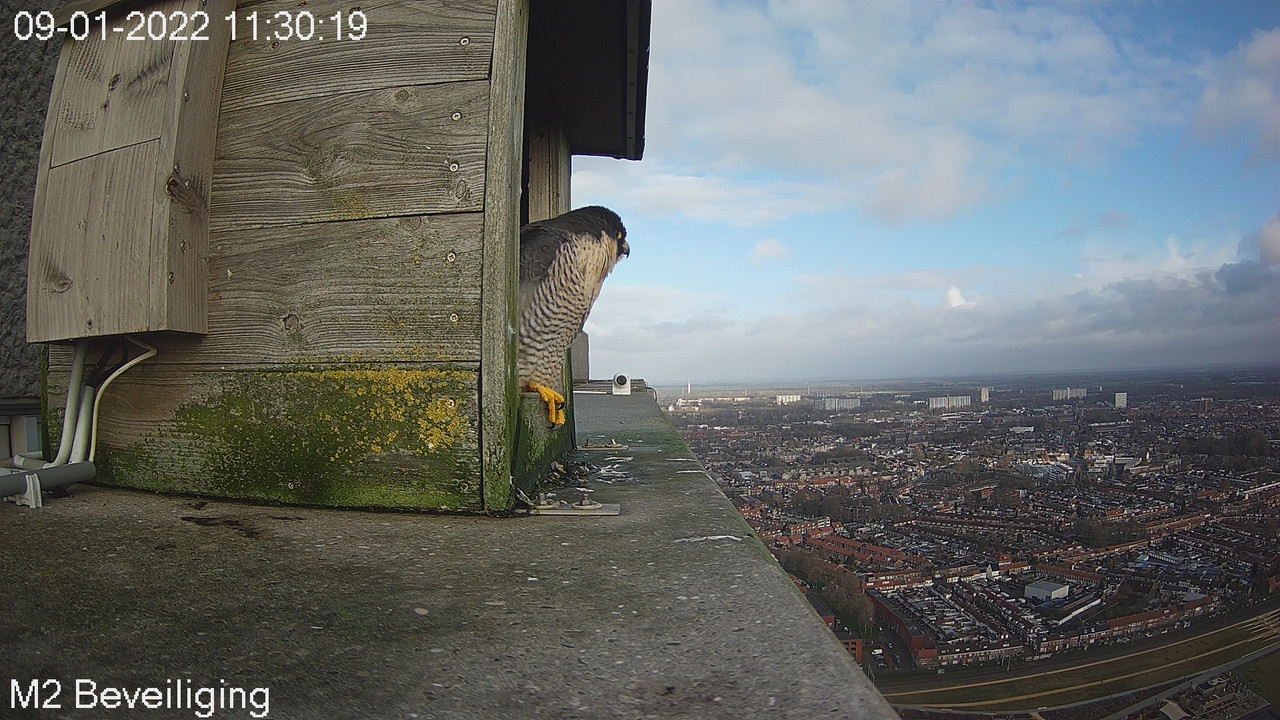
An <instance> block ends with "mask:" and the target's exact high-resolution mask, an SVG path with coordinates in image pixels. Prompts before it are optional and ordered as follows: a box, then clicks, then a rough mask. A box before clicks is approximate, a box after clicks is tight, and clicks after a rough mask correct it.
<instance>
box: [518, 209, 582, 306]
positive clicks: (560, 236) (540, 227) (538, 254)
mask: <svg viewBox="0 0 1280 720" xmlns="http://www.w3.org/2000/svg"><path fill="white" fill-rule="evenodd" d="M572 239H573V236H572V235H571V234H570V233H569V232H567V231H565V230H564V229H562V228H559V227H556V226H555V225H550V224H548V223H545V222H535V223H529V224H528V225H525V226H524V227H522V228H520V293H521V294H522V295H523V294H524V293H525V289H526V288H527V287H533V286H536V285H537V284H538V283H540V282H542V279H543V278H545V277H546V276H547V273H548V272H549V271H550V269H551V263H552V262H553V261H554V260H555V259H556V253H558V252H560V248H561V246H563V245H564V244H565V243H567V242H570V241H572Z"/></svg>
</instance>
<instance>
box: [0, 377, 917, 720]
mask: <svg viewBox="0 0 1280 720" xmlns="http://www.w3.org/2000/svg"><path fill="white" fill-rule="evenodd" d="M575 407H576V414H577V415H576V416H577V427H578V441H579V443H580V444H582V445H587V444H593V443H606V442H608V441H610V440H613V441H616V442H617V443H621V444H624V445H627V446H628V449H626V450H625V451H618V452H616V453H607V452H590V453H585V452H584V453H579V454H577V455H575V456H574V458H572V459H574V460H585V461H588V462H591V463H592V464H593V465H594V466H596V467H597V468H599V469H598V470H597V471H596V472H595V473H594V474H593V476H591V478H590V479H589V480H588V482H587V483H586V484H587V485H588V486H590V487H592V488H594V489H595V490H596V492H595V494H594V496H593V497H594V499H595V500H596V501H598V502H602V503H619V504H620V505H621V513H620V514H619V515H617V516H613V517H555V516H525V517H506V518H494V517H482V516H461V515H425V514H412V513H388V512H379V513H370V512H359V511H343V510H325V509H315V508H299V507H269V506H255V505H246V504H240V503H233V502H224V501H215V500H206V499H199V498H192V497H177V496H161V495H152V494H148V493H142V492H136V491H125V490H116V489H109V488H102V487H91V486H84V485H79V486H73V487H72V488H71V494H70V496H69V497H64V498H46V502H47V504H46V505H45V507H43V508H40V509H36V510H32V509H28V508H19V507H17V506H15V505H12V504H9V503H0V537H2V538H3V542H4V544H5V549H4V552H3V553H0V607H2V608H3V610H4V612H3V616H2V617H3V619H0V665H2V666H3V667H4V669H5V675H7V676H8V677H9V678H10V681H11V682H10V684H11V687H10V688H7V689H6V693H5V694H4V697H0V709H2V710H3V711H4V712H0V715H3V716H5V717H32V718H89V717H93V718H116V717H120V718H124V717H146V718H155V719H160V718H190V717H210V716H211V717H217V718H240V717H263V716H264V715H265V716H267V717H271V718H494V717H502V718H686V717H687V718H734V719H735V720H736V719H738V718H749V717H750V718H754V717H778V718H806V719H808V718H813V717H815V716H827V717H830V716H839V717H859V718H862V717H867V718H890V717H895V715H894V713H893V711H892V710H891V709H890V708H889V706H888V705H887V704H886V703H885V701H884V699H883V698H882V697H880V695H879V694H878V693H877V692H876V691H875V689H874V688H873V687H872V686H871V684H870V683H869V682H868V681H867V679H866V678H865V676H864V675H863V674H862V672H861V671H860V670H859V669H858V668H857V667H856V666H855V665H854V663H853V662H852V660H851V658H850V657H849V655H848V653H847V652H846V651H845V650H844V648H843V647H841V645H840V643H839V642H838V641H837V640H836V639H835V637H834V636H833V635H832V633H831V632H830V631H829V630H828V629H827V628H826V627H825V626H824V625H823V624H822V623H821V622H820V621H819V619H818V618H817V617H816V616H815V615H814V613H813V611H812V609H811V608H810V607H809V604H808V603H807V602H806V601H805V600H804V599H803V597H802V596H801V595H800V594H799V593H798V592H797V591H796V589H795V587H794V586H793V585H792V583H791V582H790V581H789V579H788V578H787V576H786V575H785V573H783V572H782V570H781V569H780V568H779V567H778V566H777V564H776V563H774V561H773V560H772V558H771V557H770V556H769V554H768V552H767V551H766V549H765V548H764V546H763V545H762V544H761V543H760V541H759V540H757V539H756V538H755V537H753V536H751V534H750V529H749V528H748V527H747V526H746V524H745V523H744V522H743V520H742V519H741V517H740V516H739V515H738V513H737V512H736V511H734V509H733V507H732V505H730V503H729V502H728V500H726V499H725V497H724V496H723V495H722V494H721V493H720V491H719V490H718V489H717V488H716V486H715V484H714V483H713V482H712V481H711V479H710V478H709V477H708V476H707V475H706V474H705V473H702V472H700V470H701V466H700V465H699V464H698V462H697V460H696V459H695V458H694V457H693V455H692V454H691V453H690V451H689V449H688V447H687V446H686V445H685V444H684V442H683V441H682V440H681V439H680V437H679V435H678V434H677V433H676V431H675V430H674V429H673V428H672V427H671V425H670V424H669V423H668V422H667V421H666V419H665V418H664V417H663V416H662V414H661V412H660V411H659V409H658V407H657V405H656V403H655V401H654V398H653V396H652V395H651V394H650V393H643V392H640V393H636V394H633V395H630V396H611V395H604V394H595V393H593V392H586V393H578V394H577V395H576V406H575ZM561 496H562V497H564V498H566V499H576V494H575V493H574V492H573V491H572V490H569V491H567V492H563V493H562V494H561ZM13 681H17V685H16V686H15V685H13ZM33 681H38V682H35V683H33ZM50 681H56V682H50ZM89 683H92V688H93V692H92V694H90V693H88V692H79V691H87V690H89V689H90V687H91V686H90V684H89ZM14 687H17V688H18V689H19V690H20V692H18V693H16V694H15V693H14V690H13V688H14ZM109 687H110V688H122V689H123V690H124V691H125V695H124V696H123V697H117V696H115V695H112V694H111V693H110V692H109V691H107V692H104V689H105V688H109ZM33 688H35V690H34V691H33ZM146 688H156V690H155V691H154V692H149V691H146V690H145V689H146ZM206 688H211V689H212V690H207V691H205V692H203V693H202V692H201V690H202V689H206ZM139 689H143V693H144V694H141V695H138V694H137V693H138V691H139ZM236 689H242V692H241V693H240V694H238V695H237V694H236V693H235V692H230V691H231V690H236ZM264 689H265V690H264ZM35 691H38V692H39V693H41V694H39V696H38V699H39V701H40V703H42V704H47V703H50V702H52V703H56V704H59V705H61V709H53V708H48V709H42V710H35V709H27V710H22V709H21V707H22V703H23V702H26V703H28V704H29V705H30V704H32V703H33V702H34V700H35V699H36V698H35V694H34V693H35ZM55 691H60V692H59V693H58V694H57V695H56V696H55V697H52V698H51V697H50V696H51V695H53V694H54V692H55ZM255 691H256V692H255ZM129 696H132V697H133V702H134V705H135V707H134V709H132V710H131V709H129V708H128V707H127V705H128V697H129ZM104 700H105V701H106V702H107V703H113V704H118V705H119V707H117V708H110V707H107V706H106V705H104V704H103V701H104ZM148 700H150V701H151V705H152V706H151V707H150V708H146V707H145V705H146V701H148ZM263 700H266V701H267V703H268V706H267V707H265V708H264V707H263ZM91 702H92V703H95V704H96V707H94V708H92V709H89V708H85V707H84V706H85V705H88V704H90V703H91ZM157 704H158V705H159V707H155V706H156V705H157ZM229 705H230V706H233V707H228V706H229ZM77 706H80V709H77ZM12 710H18V712H11V711H12ZM264 710H265V711H266V712H265V713H264Z"/></svg>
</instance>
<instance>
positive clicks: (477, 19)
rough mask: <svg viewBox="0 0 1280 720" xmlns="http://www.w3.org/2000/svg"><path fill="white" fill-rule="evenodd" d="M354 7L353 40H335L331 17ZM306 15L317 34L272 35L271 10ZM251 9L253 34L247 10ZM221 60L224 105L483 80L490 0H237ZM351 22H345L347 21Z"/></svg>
mask: <svg viewBox="0 0 1280 720" xmlns="http://www.w3.org/2000/svg"><path fill="white" fill-rule="evenodd" d="M356 8H358V9H359V10H360V11H361V12H362V13H364V16H365V18H366V19H367V28H368V30H367V34H366V35H365V37H364V38H363V39H360V40H346V39H344V40H336V39H333V38H334V28H333V26H332V22H333V21H332V19H331V18H332V17H333V16H334V14H335V13H338V12H341V13H343V14H344V17H345V16H346V14H347V13H349V12H350V11H351V10H353V9H356ZM303 10H305V11H307V12H310V13H311V14H312V16H313V17H315V18H316V19H317V20H319V21H323V22H322V24H319V25H317V34H318V35H320V36H322V37H323V38H324V39H312V40H297V39H293V40H284V41H279V40H276V39H275V37H274V35H273V33H274V29H269V28H268V27H267V26H266V24H265V23H266V21H267V19H269V18H273V17H274V16H275V14H276V13H278V12H287V13H293V14H297V13H299V12H301V11H303ZM253 12H257V14H258V18H259V20H258V39H257V40H256V41H255V40H254V39H253V37H252V33H253V28H252V24H251V21H250V19H249V15H250V13H253ZM237 18H238V22H237V24H236V25H237V26H236V38H237V39H236V41H235V42H234V43H232V45H231V48H230V52H229V54H228V59H227V75H226V86H225V89H224V92H223V110H224V111H238V110H244V109H247V108H250V107H255V106H260V105H267V104H272V103H278V102H287V101H292V100H300V99H303V98H317V97H326V96H327V97H332V96H335V95H340V94H344V93H350V92H358V91H363V90H376V89H381V88H389V87H400V86H407V85H425V84H435V83H446V82H457V81H464V80H482V79H484V78H486V77H487V76H488V74H489V60H490V55H491V54H492V52H493V40H492V38H493V22H494V0H449V1H441V0H372V1H368V2H360V3H358V4H353V3H350V2H345V1H339V0H310V1H309V2H307V3H306V4H305V5H302V4H300V3H299V2H298V0H266V1H264V2H243V3H241V6H240V8H239V10H238V12H237ZM348 29H350V28H348Z"/></svg>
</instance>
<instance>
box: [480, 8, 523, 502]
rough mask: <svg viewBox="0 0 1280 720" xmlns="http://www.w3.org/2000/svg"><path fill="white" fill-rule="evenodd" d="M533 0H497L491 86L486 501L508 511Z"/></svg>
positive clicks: (485, 280) (485, 285)
mask: <svg viewBox="0 0 1280 720" xmlns="http://www.w3.org/2000/svg"><path fill="white" fill-rule="evenodd" d="M528 38H529V0H499V3H498V15H497V22H496V24H495V30H494V51H493V74H492V77H491V82H490V88H489V107H490V113H489V128H488V148H489V154H488V170H487V184H486V185H485V226H484V268H483V277H482V280H481V282H482V285H481V302H482V318H481V348H482V350H481V352H482V355H481V361H480V410H481V433H480V449H481V457H482V462H483V468H484V485H483V487H484V506H485V508H486V509H488V510H492V511H501V510H507V509H509V508H511V507H512V505H513V504H514V497H513V493H512V487H511V478H512V475H511V473H512V469H513V467H514V460H513V457H512V448H513V446H514V445H515V442H516V416H517V413H518V407H519V406H518V403H519V401H520V399H519V391H518V389H517V387H516V334H515V328H516V327H517V325H516V312H517V308H516V287H517V280H518V278H517V272H518V265H519V263H518V262H517V260H518V258H519V242H520V241H519V231H520V173H521V166H522V164H523V163H522V158H523V152H524V147H523V144H524V81H525V59H526V45H527V42H528Z"/></svg>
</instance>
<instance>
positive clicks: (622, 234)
mask: <svg viewBox="0 0 1280 720" xmlns="http://www.w3.org/2000/svg"><path fill="white" fill-rule="evenodd" d="M625 236H626V233H624V232H620V233H618V239H619V240H621V239H622V238H623V237H625Z"/></svg>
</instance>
